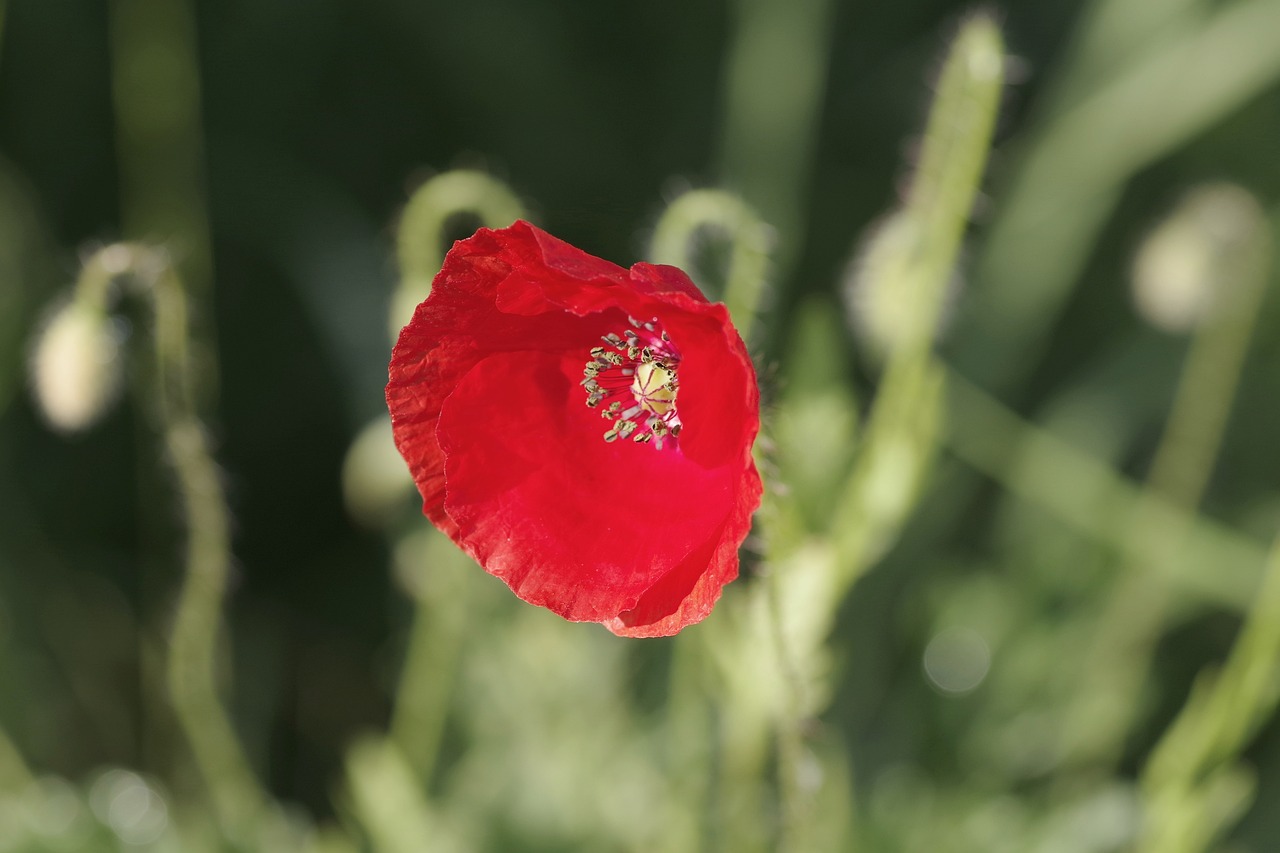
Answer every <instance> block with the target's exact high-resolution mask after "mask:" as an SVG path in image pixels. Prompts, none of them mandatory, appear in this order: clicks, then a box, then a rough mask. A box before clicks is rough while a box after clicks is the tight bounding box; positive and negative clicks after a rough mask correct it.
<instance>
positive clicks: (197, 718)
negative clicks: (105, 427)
mask: <svg viewBox="0 0 1280 853" xmlns="http://www.w3.org/2000/svg"><path fill="white" fill-rule="evenodd" d="M118 285H127V286H130V288H131V292H132V293H133V294H135V295H137V296H138V297H140V298H141V299H143V300H144V301H145V302H146V303H147V304H148V306H149V307H150V309H151V310H152V313H153V316H154V322H155V325H154V337H155V342H154V343H155V352H154V355H155V375H154V378H155V382H156V390H155V394H154V397H153V399H154V401H155V403H156V407H155V415H156V418H157V420H158V424H159V429H160V432H161V435H162V439H163V441H164V446H165V451H166V457H167V461H168V462H169V464H170V465H171V466H172V467H173V472H174V474H175V478H176V484H177V487H178V492H179V495H180V497H181V501H180V505H181V508H182V513H183V522H184V528H185V530H186V534H187V542H186V553H185V565H186V575H185V578H184V581H183V585H182V590H181V592H180V593H179V596H178V602H177V609H176V613H175V616H174V622H173V630H172V634H171V636H170V649H169V657H168V675H167V680H168V686H169V694H170V698H171V699H172V701H173V705H174V709H175V711H176V713H177V718H178V722H179V724H180V726H181V727H182V730H183V733H184V734H185V735H186V737H187V741H188V743H189V744H190V746H191V750H192V753H193V755H194V757H195V761H196V766H197V767H198V768H199V770H200V773H201V775H202V776H203V778H204V781H205V783H206V784H207V785H208V786H209V792H210V796H211V797H212V800H213V805H214V808H215V810H216V813H217V815H218V818H219V820H220V822H221V823H222V824H223V826H224V828H226V829H227V830H228V831H229V832H231V833H233V834H236V835H245V836H246V837H247V833H248V831H250V830H251V829H252V826H253V824H254V823H255V822H256V821H257V820H258V818H259V817H260V816H261V812H262V809H263V804H264V801H265V795H264V794H263V792H262V790H261V788H260V787H259V785H258V782H257V780H256V779H255V778H254V776H253V773H252V772H251V771H250V769H249V763H248V761H247V760H246V758H245V756H244V753H243V750H242V748H241V746H240V742H239V740H238V739H237V738H236V735H235V732H234V730H233V729H232V726H231V722H230V720H229V719H228V716H227V713H226V711H225V709H224V708H223V706H222V703H221V701H220V699H219V696H218V690H217V685H216V682H217V650H218V626H219V619H220V613H221V609H222V600H223V595H224V593H225V591H226V584H227V575H228V571H229V566H230V560H231V548H230V537H229V533H228V511H227V506H226V500H225V498H224V496H223V493H222V484H221V483H220V481H219V474H218V468H217V465H216V463H215V462H214V460H213V454H212V452H211V450H210V447H209V441H208V438H207V436H206V434H205V430H204V427H203V425H202V424H201V422H200V420H199V417H198V416H197V414H196V410H195V403H194V400H195V393H194V376H193V373H192V362H191V359H190V357H189V352H190V340H189V335H188V326H187V296H186V293H185V291H184V288H183V284H182V282H181V280H180V279H179V278H178V274H177V272H176V270H175V269H174V267H173V264H172V263H171V261H170V260H169V258H168V256H167V255H165V254H164V253H163V252H160V251H157V250H154V249H149V248H146V247H143V246H139V245H135V244H116V245H113V246H108V247H106V248H104V249H102V250H101V251H99V252H97V253H96V254H94V255H93V256H92V257H91V258H90V259H89V261H88V262H87V263H86V264H85V266H84V270H83V272H82V274H81V276H80V279H79V281H78V282H77V284H76V293H75V298H76V299H77V300H86V301H89V302H90V303H91V304H97V305H102V306H105V307H110V305H111V304H112V302H114V300H116V299H117V298H118V297H119V295H120V294H119V288H118Z"/></svg>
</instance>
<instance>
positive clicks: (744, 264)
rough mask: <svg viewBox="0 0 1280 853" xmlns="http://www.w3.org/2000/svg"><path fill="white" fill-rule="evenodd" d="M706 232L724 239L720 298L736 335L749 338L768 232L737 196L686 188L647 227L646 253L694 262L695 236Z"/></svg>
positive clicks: (666, 260)
mask: <svg viewBox="0 0 1280 853" xmlns="http://www.w3.org/2000/svg"><path fill="white" fill-rule="evenodd" d="M706 232H712V233H715V234H717V235H719V236H722V237H723V238H724V239H725V240H726V241H728V243H729V262H728V268H727V269H726V270H725V278H724V293H723V294H722V296H723V298H722V300H721V301H723V302H724V304H725V306H726V307H727V308H728V309H729V316H730V317H732V318H733V322H734V325H736V326H737V328H738V332H739V334H741V335H742V338H743V340H746V341H748V342H749V341H750V339H751V332H752V330H753V328H754V326H755V318H756V314H757V313H758V312H759V310H760V307H761V304H760V303H761V299H762V297H763V296H764V292H765V279H766V276H767V272H768V267H769V252H770V250H771V249H772V243H773V233H772V230H771V229H770V228H769V227H768V226H767V225H765V224H764V222H763V221H762V220H761V219H760V217H759V216H757V215H756V212H755V211H754V210H753V209H752V208H751V206H750V205H748V204H747V203H746V202H744V201H743V200H742V199H740V198H738V197H737V196H735V195H733V194H732V193H727V192H723V191H721V190H692V191H690V192H687V193H685V194H684V195H682V196H680V197H679V198H677V199H676V200H675V201H673V202H671V204H669V205H668V206H667V209H666V210H665V211H663V213H662V216H661V217H660V218H659V219H658V222H657V224H656V225H655V226H654V229H653V241H652V243H651V244H650V247H649V257H650V259H652V260H653V262H654V263H658V264H670V265H672V266H677V267H680V268H681V269H684V270H691V269H692V268H693V267H694V263H693V261H694V250H695V247H696V241H697V240H698V238H699V237H700V236H702V235H703V234H704V233H706Z"/></svg>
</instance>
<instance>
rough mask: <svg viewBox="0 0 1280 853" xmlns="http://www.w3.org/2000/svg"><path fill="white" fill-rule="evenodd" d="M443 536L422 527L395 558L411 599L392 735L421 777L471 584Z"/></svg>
mask: <svg viewBox="0 0 1280 853" xmlns="http://www.w3.org/2000/svg"><path fill="white" fill-rule="evenodd" d="M465 559H466V558H465V557H463V556H462V555H461V554H460V553H459V552H458V550H457V549H456V548H454V547H453V546H452V544H451V543H450V542H449V540H448V539H446V538H445V537H444V536H441V535H437V534H436V533H435V531H431V530H420V531H419V532H417V533H414V534H413V535H411V536H408V537H406V538H404V539H403V540H401V541H400V542H399V543H398V544H397V546H396V561H397V562H398V563H399V564H400V565H399V567H398V568H399V571H400V573H401V575H402V576H403V577H406V578H412V579H413V580H411V582H410V583H409V584H408V586H409V587H410V594H411V595H412V596H413V600H414V617H413V624H412V627H411V628H410V633H409V645H408V648H407V649H406V651H405V662H404V668H403V669H402V671H401V674H400V686H399V689H397V690H396V694H395V695H396V704H395V708H394V710H393V712H392V715H391V725H390V737H391V740H393V741H394V742H395V743H396V745H397V746H398V747H399V749H400V752H401V754H402V755H403V757H404V759H405V760H406V761H407V762H408V764H409V766H410V767H412V768H413V770H414V772H415V773H416V774H417V776H418V778H419V780H420V781H421V782H423V783H426V782H428V781H429V780H430V778H431V774H432V772H433V771H434V769H435V765H436V757H437V755H438V754H439V751H440V740H441V738H442V737H443V735H444V726H445V721H446V720H447V718H448V713H449V701H450V698H451V697H452V694H453V685H454V681H455V679H456V677H457V672H458V663H459V657H460V653H461V650H462V641H463V637H464V636H465V633H466V626H467V621H466V618H465V614H466V610H467V598H468V594H467V593H468V589H469V586H470V585H469V584H468V583H467V577H466V575H465V573H464V571H463V569H464V567H463V566H462V565H460V563H462V562H463V561H465Z"/></svg>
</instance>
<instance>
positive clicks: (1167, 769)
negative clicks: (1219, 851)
mask: <svg viewBox="0 0 1280 853" xmlns="http://www.w3.org/2000/svg"><path fill="white" fill-rule="evenodd" d="M1277 672H1280V540H1277V541H1276V542H1275V544H1274V545H1273V546H1272V549H1271V555H1270V557H1269V558H1268V560H1267V566H1266V569H1265V571H1264V574H1263V578H1262V584H1261V586H1260V587H1259V589H1258V592H1257V596H1256V598H1255V600H1254V603H1253V606H1252V607H1251V608H1250V609H1249V612H1248V615H1247V616H1246V618H1245V623H1244V627H1243V628H1242V629H1241V631H1240V635H1239V637H1238V638H1237V639H1236V644H1235V646H1234V648H1232V650H1231V654H1230V656H1229V657H1228V658H1227V661H1226V663H1225V665H1224V666H1223V667H1222V668H1221V670H1218V671H1217V672H1214V671H1212V670H1210V671H1206V672H1204V673H1202V674H1201V676H1200V678H1199V679H1198V680H1197V681H1196V683H1195V685H1194V687H1193V688H1192V691H1191V696H1190V697H1189V698H1188V699H1187V703H1186V705H1185V706H1184V707H1183V709H1182V711H1181V713H1179V714H1178V717H1177V718H1176V719H1175V720H1174V721H1173V723H1172V724H1171V725H1170V726H1169V728H1168V729H1167V730H1166V732H1165V734H1164V737H1162V738H1161V739H1160V742H1159V743H1158V744H1157V745H1156V747H1155V749H1154V750H1153V751H1152V754H1151V759H1150V761H1148V763H1147V766H1146V767H1145V768H1144V770H1143V772H1142V777H1141V779H1142V795H1143V804H1144V807H1145V820H1144V821H1143V824H1142V832H1141V835H1140V837H1139V843H1138V845H1137V847H1136V849H1137V851H1138V852H1139V853H1200V851H1203V850H1205V849H1208V847H1209V846H1210V844H1211V842H1212V840H1213V838H1214V836H1215V835H1217V834H1218V833H1219V832H1220V831H1221V830H1222V829H1223V828H1224V827H1225V826H1226V825H1227V824H1228V823H1229V822H1230V821H1231V820H1233V819H1235V818H1236V817H1238V816H1239V814H1240V813H1241V812H1242V811H1243V810H1244V808H1245V807H1246V806H1247V804H1248V798H1249V797H1250V796H1251V795H1252V792H1253V783H1252V779H1251V778H1250V777H1249V775H1248V774H1246V773H1244V772H1242V771H1241V770H1240V769H1238V768H1237V767H1234V766H1233V764H1234V762H1235V760H1236V759H1237V758H1238V757H1239V755H1240V751H1241V750H1242V749H1243V748H1244V747H1245V746H1246V745H1247V744H1248V742H1249V740H1250V739H1251V738H1252V737H1253V736H1254V735H1255V734H1256V733H1257V731H1258V729H1259V728H1260V727H1261V726H1262V724H1263V723H1264V722H1265V721H1266V720H1267V718H1268V717H1269V716H1270V715H1271V714H1273V713H1274V712H1275V709H1276V705H1277V702H1280V681H1278V680H1277V678H1276V673H1277ZM1221 806H1225V808H1222V807H1221Z"/></svg>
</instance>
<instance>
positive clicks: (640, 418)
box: [582, 317, 680, 450]
mask: <svg viewBox="0 0 1280 853" xmlns="http://www.w3.org/2000/svg"><path fill="white" fill-rule="evenodd" d="M628 320H630V322H631V326H632V328H630V329H627V330H626V331H624V332H623V333H622V334H621V335H617V334H612V333H610V334H608V335H605V336H604V338H603V340H604V342H605V343H606V344H608V346H603V347H593V348H592V350H591V360H590V361H588V362H587V366H586V367H584V368H583V370H582V373H583V375H584V376H585V377H586V378H585V379H583V380H582V387H583V388H584V389H586V392H587V408H590V409H600V416H601V417H602V418H604V419H605V420H606V421H611V424H610V426H609V429H608V430H606V431H605V433H604V440H605V441H617V440H618V439H620V438H630V439H631V440H632V441H634V442H637V443H639V444H648V443H652V444H653V446H654V447H656V448H658V449H659V450H661V449H662V448H663V447H668V448H673V449H674V448H675V446H676V438H677V437H678V436H679V435H680V415H679V414H677V412H676V395H677V393H678V392H679V389H680V381H679V377H678V376H677V370H678V369H679V367H680V351H679V350H677V349H676V348H675V345H674V344H672V343H671V339H670V338H669V337H667V333H666V332H665V331H663V330H662V328H661V326H659V325H658V320H657V318H656V317H655V318H654V319H652V320H650V321H649V322H648V323H641V322H639V321H637V320H634V319H631V318H628Z"/></svg>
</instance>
